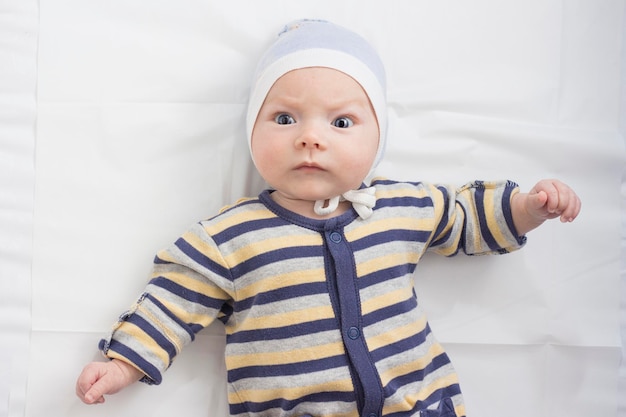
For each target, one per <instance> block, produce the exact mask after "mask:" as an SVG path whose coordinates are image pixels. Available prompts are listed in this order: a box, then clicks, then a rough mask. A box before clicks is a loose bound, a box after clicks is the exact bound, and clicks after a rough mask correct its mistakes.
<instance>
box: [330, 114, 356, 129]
mask: <svg viewBox="0 0 626 417" xmlns="http://www.w3.org/2000/svg"><path fill="white" fill-rule="evenodd" d="M353 124H354V122H353V121H352V120H351V119H350V118H349V117H339V118H337V119H335V120H334V121H333V126H335V127H339V128H342V129H345V128H347V127H351V126H352V125H353Z"/></svg>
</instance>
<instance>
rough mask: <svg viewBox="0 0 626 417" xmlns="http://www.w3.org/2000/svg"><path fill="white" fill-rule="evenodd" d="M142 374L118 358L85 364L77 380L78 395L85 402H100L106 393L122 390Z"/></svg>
mask: <svg viewBox="0 0 626 417" xmlns="http://www.w3.org/2000/svg"><path fill="white" fill-rule="evenodd" d="M142 376H143V374H142V373H141V372H140V371H138V370H137V369H135V368H134V367H133V366H131V365H129V364H127V363H126V362H122V361H119V360H116V359H113V360H112V361H109V362H92V363H90V364H88V365H87V366H85V368H84V369H83V371H82V372H81V374H80V376H79V377H78V381H76V395H78V398H80V399H81V400H82V401H83V402H84V403H85V404H100V403H103V402H104V396H105V395H107V394H115V393H116V392H118V391H121V390H122V389H123V388H125V387H127V386H128V385H130V384H132V383H133V382H135V381H137V380H139V378H141V377H142Z"/></svg>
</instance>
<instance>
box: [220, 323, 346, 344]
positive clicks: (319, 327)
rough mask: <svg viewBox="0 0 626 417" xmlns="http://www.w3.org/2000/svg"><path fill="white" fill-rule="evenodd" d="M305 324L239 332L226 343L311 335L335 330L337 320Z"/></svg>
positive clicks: (230, 336)
mask: <svg viewBox="0 0 626 417" xmlns="http://www.w3.org/2000/svg"><path fill="white" fill-rule="evenodd" d="M311 319H312V320H313V321H309V322H306V323H298V324H294V325H291V326H283V327H272V328H264V329H255V330H246V331H239V332H237V333H234V334H232V335H229V336H227V338H228V343H229V344H230V343H246V342H258V341H264V340H282V339H291V338H292V337H298V336H304V335H312V334H315V333H321V332H326V331H329V330H335V331H338V330H337V320H336V319H335V318H330V319H323V320H315V317H311Z"/></svg>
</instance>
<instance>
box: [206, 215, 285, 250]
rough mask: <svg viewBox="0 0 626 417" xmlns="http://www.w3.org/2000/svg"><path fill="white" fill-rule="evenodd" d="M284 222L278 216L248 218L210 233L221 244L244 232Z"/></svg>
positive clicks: (275, 226) (275, 225)
mask: <svg viewBox="0 0 626 417" xmlns="http://www.w3.org/2000/svg"><path fill="white" fill-rule="evenodd" d="M286 224H289V223H286V222H285V221H284V220H283V219H281V218H280V217H273V218H270V219H259V220H250V221H247V222H243V223H239V224H236V225H233V226H231V227H229V228H227V229H225V230H223V231H221V232H219V233H216V234H214V235H212V237H213V240H214V241H215V242H216V243H217V244H218V245H221V244H223V243H226V242H228V241H230V240H232V239H234V238H237V237H240V236H241V235H243V234H244V233H249V232H255V231H259V230H263V229H268V228H269V229H275V228H277V227H281V226H285V225H286Z"/></svg>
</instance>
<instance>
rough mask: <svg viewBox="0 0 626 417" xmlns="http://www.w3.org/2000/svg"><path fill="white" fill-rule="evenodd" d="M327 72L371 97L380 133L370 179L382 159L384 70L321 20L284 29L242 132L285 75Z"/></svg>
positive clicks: (357, 40) (356, 40)
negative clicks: (346, 77) (350, 80)
mask: <svg viewBox="0 0 626 417" xmlns="http://www.w3.org/2000/svg"><path fill="white" fill-rule="evenodd" d="M308 67H326V68H332V69H335V70H338V71H341V72H343V73H345V74H347V75H349V76H350V77H352V78H353V79H354V80H355V81H356V82H358V83H359V84H360V85H361V87H362V88H363V90H365V93H366V94H367V96H368V97H369V100H370V103H371V104H372V108H373V109H374V113H375V115H376V118H377V121H378V128H379V133H380V136H379V142H378V151H377V154H376V158H375V159H374V163H373V165H372V167H371V169H370V174H371V172H372V171H373V169H374V168H375V167H376V166H377V165H378V163H379V162H380V160H381V159H382V156H383V153H384V150H385V143H386V133H387V104H386V81H385V68H384V66H383V63H382V61H381V60H380V57H379V56H378V53H377V52H376V51H375V50H374V48H373V47H372V46H371V45H370V44H369V43H368V42H367V41H366V40H365V39H364V38H362V37H361V36H359V35H357V34H356V33H354V32H352V31H350V30H348V29H346V28H343V27H341V26H338V25H335V24H333V23H330V22H327V21H322V20H298V21H295V22H293V23H290V24H288V25H286V26H285V28H284V29H283V30H282V31H281V32H280V33H279V35H278V39H277V40H276V41H275V42H274V43H273V44H272V45H271V46H270V48H269V49H268V50H267V51H266V52H265V54H264V55H263V56H262V57H261V60H260V61H259V63H258V65H257V68H256V71H255V73H254V76H253V82H252V86H251V91H250V99H249V102H248V113H247V117H246V129H247V137H248V145H249V146H251V142H252V130H253V128H254V124H255V122H256V119H257V116H258V114H259V110H260V109H261V106H262V105H263V102H264V101H265V97H266V96H267V93H268V92H269V90H270V89H271V88H272V86H273V85H274V83H275V82H276V80H278V79H279V78H280V77H282V76H283V75H284V74H286V73H288V72H289V71H293V70H296V69H300V68H308Z"/></svg>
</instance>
